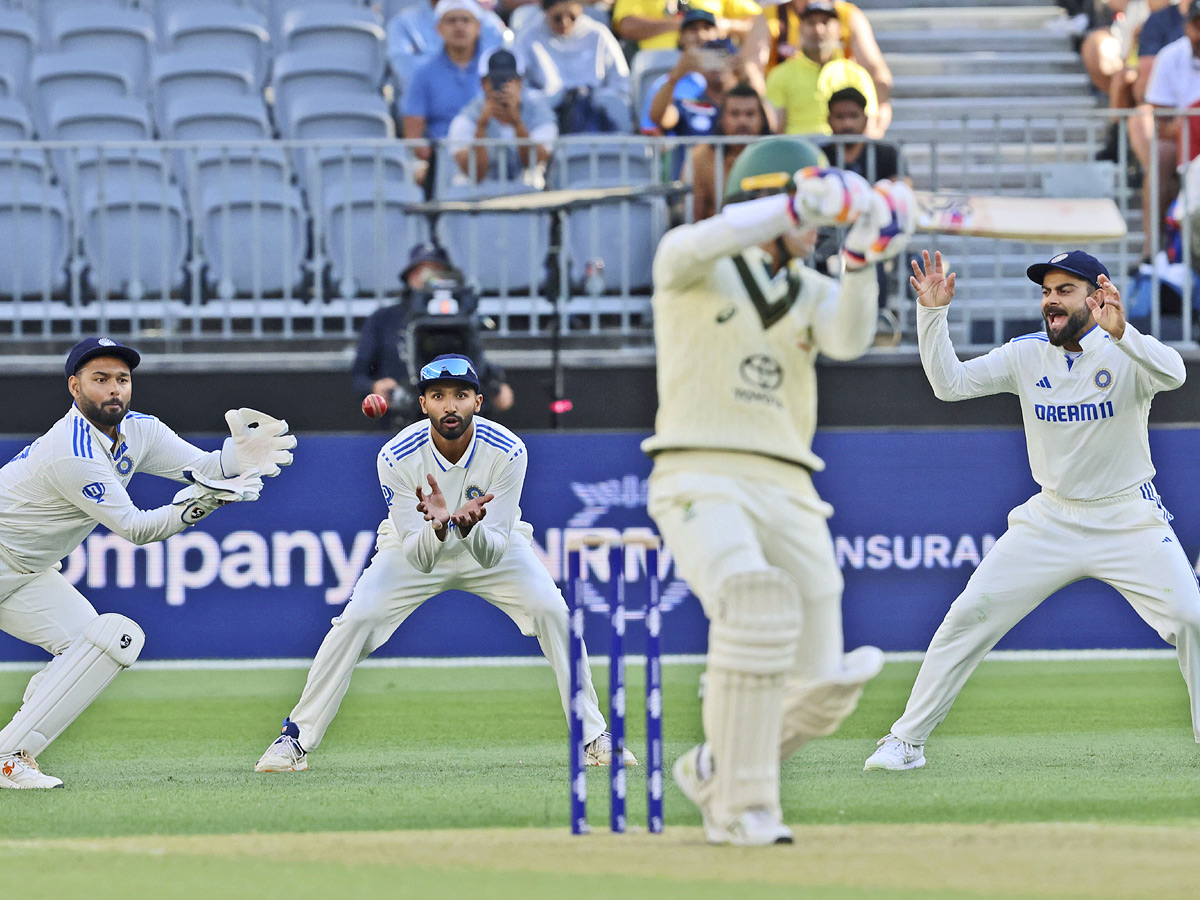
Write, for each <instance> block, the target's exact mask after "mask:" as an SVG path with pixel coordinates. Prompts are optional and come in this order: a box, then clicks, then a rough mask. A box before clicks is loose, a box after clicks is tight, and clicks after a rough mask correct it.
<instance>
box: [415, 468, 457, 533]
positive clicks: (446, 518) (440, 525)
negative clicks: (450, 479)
mask: <svg viewBox="0 0 1200 900" xmlns="http://www.w3.org/2000/svg"><path fill="white" fill-rule="evenodd" d="M425 480H426V481H428V482H429V495H428V496H426V495H425V494H424V493H423V492H422V491H421V489H420V488H417V512H419V513H421V514H422V515H423V516H425V521H426V522H432V523H433V529H434V531H437V532H438V533H439V534H440V533H441V532H443V531H445V530H446V525H447V524H448V523H449V522H450V510H449V509H447V508H446V497H445V495H444V494H443V493H442V489H441V488H440V487H438V483H437V479H436V478H434V477H433V476H432V475H426V476H425Z"/></svg>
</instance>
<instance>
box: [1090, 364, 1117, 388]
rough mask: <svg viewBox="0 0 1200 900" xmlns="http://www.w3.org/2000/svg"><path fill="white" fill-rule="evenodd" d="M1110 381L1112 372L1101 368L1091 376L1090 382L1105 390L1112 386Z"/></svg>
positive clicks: (1111, 380)
mask: <svg viewBox="0 0 1200 900" xmlns="http://www.w3.org/2000/svg"><path fill="white" fill-rule="evenodd" d="M1112 383H1113V376H1112V372H1110V371H1108V369H1101V370H1100V371H1098V372H1097V373H1096V374H1095V375H1093V376H1092V384H1094V385H1096V387H1098V388H1099V389H1100V390H1102V391H1107V390H1108V389H1109V388H1110V387H1112Z"/></svg>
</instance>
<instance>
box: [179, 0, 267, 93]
mask: <svg viewBox="0 0 1200 900" xmlns="http://www.w3.org/2000/svg"><path fill="white" fill-rule="evenodd" d="M163 44H164V46H165V47H167V48H169V49H171V50H191V51H199V52H202V53H207V54H209V55H210V56H219V57H231V56H236V57H238V58H240V59H242V60H244V61H245V62H247V63H249V64H250V65H251V66H253V68H254V73H255V80H256V83H258V84H262V83H263V82H264V81H265V80H266V74H267V60H268V58H269V57H270V52H271V34H270V32H268V31H267V24H266V19H265V18H264V17H263V16H261V15H259V13H258V12H257V11H255V10H253V9H250V8H248V7H244V6H225V5H221V4H211V3H204V4H197V3H195V0H191V2H187V4H186V5H182V6H180V7H178V8H177V9H176V10H175V11H174V12H172V13H171V14H170V15H169V16H168V17H167V20H166V22H165V23H164V32H163Z"/></svg>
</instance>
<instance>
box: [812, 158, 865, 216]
mask: <svg viewBox="0 0 1200 900" xmlns="http://www.w3.org/2000/svg"><path fill="white" fill-rule="evenodd" d="M792 181H793V182H794V183H795V185H796V193H795V194H794V195H793V197H792V211H793V212H794V213H795V214H796V218H798V219H799V220H800V223H801V224H802V225H849V224H850V223H851V222H853V221H855V220H856V219H857V218H858V217H859V215H860V214H861V213H863V212H865V211H866V210H867V209H868V208H870V206H871V204H872V203H873V200H872V192H871V185H870V184H869V183H868V182H867V179H865V178H863V177H862V176H861V175H859V174H858V173H857V172H848V171H846V170H844V169H823V168H818V167H817V166H809V167H808V168H804V169H800V170H799V171H797V172H796V174H795V175H793V176H792Z"/></svg>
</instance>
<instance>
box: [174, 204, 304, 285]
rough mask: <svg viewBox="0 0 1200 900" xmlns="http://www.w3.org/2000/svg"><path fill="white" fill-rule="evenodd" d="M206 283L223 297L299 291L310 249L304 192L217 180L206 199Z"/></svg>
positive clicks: (203, 207) (203, 223) (203, 228)
mask: <svg viewBox="0 0 1200 900" xmlns="http://www.w3.org/2000/svg"><path fill="white" fill-rule="evenodd" d="M200 209H201V213H200V215H201V220H200V222H199V223H198V226H199V227H198V228H197V230H198V231H199V232H200V234H201V235H202V236H203V241H204V254H205V257H206V259H207V263H208V266H207V272H206V277H205V281H206V284H207V285H208V287H209V289H210V290H213V291H215V292H216V294H217V296H219V297H221V298H231V297H235V296H239V295H240V296H258V295H261V294H279V293H284V292H285V290H286V289H288V288H290V289H291V290H296V289H298V288H299V287H300V284H301V281H302V279H303V269H302V266H303V264H304V259H305V255H306V251H307V240H306V224H307V217H306V215H305V212H304V206H303V202H302V200H301V197H300V192H299V191H298V190H296V189H295V188H293V187H291V186H290V185H282V184H270V183H266V182H260V183H259V184H257V185H253V184H249V183H247V182H243V181H239V180H229V181H224V182H214V183H212V184H210V185H209V186H208V187H207V188H206V189H205V190H204V193H203V195H202V197H201V200H200Z"/></svg>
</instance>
